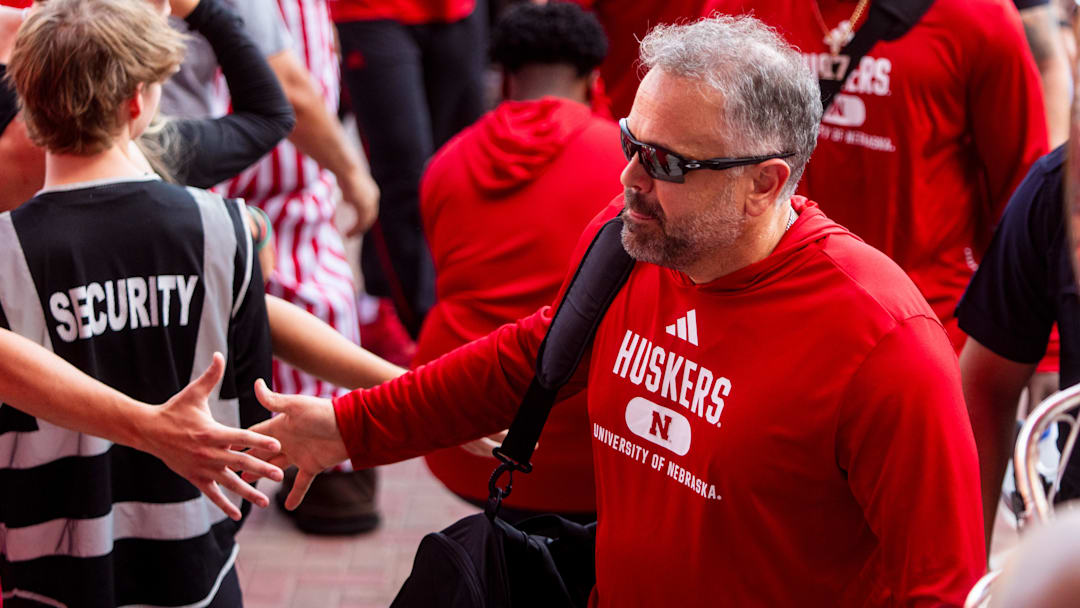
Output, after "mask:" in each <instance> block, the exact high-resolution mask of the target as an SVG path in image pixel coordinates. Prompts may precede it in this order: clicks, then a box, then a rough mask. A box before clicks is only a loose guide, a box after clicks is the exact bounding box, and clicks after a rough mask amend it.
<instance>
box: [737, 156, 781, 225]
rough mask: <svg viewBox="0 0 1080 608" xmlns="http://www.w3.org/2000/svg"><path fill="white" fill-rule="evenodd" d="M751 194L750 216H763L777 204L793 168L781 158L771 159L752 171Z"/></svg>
mask: <svg viewBox="0 0 1080 608" xmlns="http://www.w3.org/2000/svg"><path fill="white" fill-rule="evenodd" d="M750 171H751V177H752V178H753V179H752V181H751V183H750V192H748V193H747V202H746V210H747V213H749V214H750V215H754V216H757V215H761V214H762V213H765V212H766V211H768V210H769V209H770V208H772V207H773V206H774V204H775V203H776V199H777V197H779V196H780V191H781V190H783V189H784V186H785V185H786V184H787V181H788V179H789V178H790V177H791V167H789V166H788V164H787V163H786V162H784V161H783V160H782V159H779V158H773V159H769V160H767V161H765V162H763V163H760V164H757V165H754V166H753V167H752V168H751V169H750Z"/></svg>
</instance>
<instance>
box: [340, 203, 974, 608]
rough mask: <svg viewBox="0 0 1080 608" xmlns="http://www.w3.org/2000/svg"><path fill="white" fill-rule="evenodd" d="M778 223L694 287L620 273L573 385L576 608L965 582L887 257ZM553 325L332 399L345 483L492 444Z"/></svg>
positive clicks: (907, 318) (966, 476)
mask: <svg viewBox="0 0 1080 608" xmlns="http://www.w3.org/2000/svg"><path fill="white" fill-rule="evenodd" d="M620 206H621V201H619V200H617V201H616V202H615V203H614V204H613V205H612V206H611V207H610V208H609V209H608V210H607V212H606V213H605V214H602V215H601V217H600V218H598V220H597V222H594V224H593V225H592V227H591V228H590V230H589V231H588V232H587V233H586V236H585V237H584V238H583V240H582V242H581V243H580V244H579V256H580V254H581V252H583V251H584V246H585V245H587V243H588V242H589V240H591V235H592V234H593V233H595V231H596V229H598V226H599V222H600V221H602V220H604V219H607V218H609V217H611V216H613V215H614V214H615V213H616V212H617V210H618V208H619V207H620ZM795 207H796V210H798V211H799V212H800V217H799V220H798V221H797V222H796V223H795V225H794V226H792V228H791V229H790V230H789V231H788V232H787V234H786V235H785V236H784V237H783V239H782V240H781V241H780V243H779V245H778V246H777V248H776V250H775V251H774V252H773V253H772V254H771V255H769V256H768V257H767V258H766V259H764V260H762V261H759V262H757V263H755V264H752V265H750V266H747V267H745V268H743V269H741V270H738V271H736V272H734V273H732V274H729V275H727V276H724V277H721V278H719V279H716V280H715V281H712V282H710V283H706V284H702V285H695V284H693V283H692V282H691V281H690V280H689V278H688V277H686V276H685V275H683V274H682V273H679V272H676V271H673V270H669V269H665V268H661V267H659V266H655V265H652V264H645V263H639V264H637V266H636V267H635V269H634V270H633V272H632V273H631V275H630V278H629V281H628V283H627V285H626V286H625V287H624V288H623V289H622V291H621V292H620V294H619V295H618V296H617V297H616V298H615V300H614V302H613V303H612V304H611V307H610V308H609V310H608V312H607V314H606V316H605V317H604V320H603V321H602V323H601V324H600V327H599V330H598V332H597V335H596V338H595V341H594V344H593V347H592V350H591V355H590V357H589V359H588V360H587V361H585V362H584V363H583V365H582V369H581V370H579V374H578V375H577V376H576V377H575V381H574V382H573V383H572V386H571V387H569V390H571V391H572V390H581V389H583V388H585V389H587V398H588V402H589V419H590V424H591V430H592V433H593V459H594V466H595V475H596V484H597V509H598V514H599V522H600V523H599V527H598V531H597V540H596V543H597V544H596V569H597V584H596V588H595V589H594V593H593V597H592V600H591V605H593V606H712V605H715V604H716V603H717V602H721V603H724V604H730V605H734V606H743V605H773V606H788V605H803V606H805V605H816V606H888V605H904V606H938V605H960V604H961V603H962V602H963V599H964V597H965V595H966V593H967V591H968V589H969V588H970V587H971V585H972V584H973V583H974V582H975V580H976V579H977V577H978V576H979V575H980V574H981V573H982V571H983V569H984V566H985V550H984V547H983V537H982V516H981V510H980V506H979V505H980V501H979V477H978V466H977V458H976V453H975V446H974V441H973V439H972V434H971V429H970V426H969V423H968V418H967V414H966V412H965V409H964V404H963V398H962V395H961V390H960V380H959V370H958V366H957V362H956V357H955V355H954V354H953V352H952V349H951V348H950V345H949V343H948V340H947V338H946V335H945V333H944V332H943V331H942V328H941V324H940V322H939V321H938V320H937V318H936V317H935V315H934V313H933V311H932V310H930V308H929V307H928V306H927V304H926V302H925V300H923V298H922V297H921V296H920V295H919V293H918V291H917V290H916V288H915V287H914V285H912V283H911V281H910V280H909V279H908V278H907V277H906V276H905V275H904V273H903V272H902V271H901V270H900V269H899V268H898V267H897V266H896V265H895V264H894V263H892V262H891V261H889V260H888V259H887V258H886V257H885V256H884V255H882V254H881V253H879V252H877V251H875V250H873V249H872V248H870V247H868V246H867V245H865V244H864V243H862V242H861V241H859V240H858V239H857V238H855V237H853V236H852V235H851V234H850V233H848V232H847V231H846V230H844V229H843V228H841V227H840V226H838V225H836V224H835V223H833V222H831V221H830V220H828V219H827V218H826V217H825V216H824V215H823V214H822V213H821V212H820V211H819V210H818V209H817V207H816V206H815V205H814V204H813V203H808V202H806V201H805V200H803V199H796V201H795ZM549 322H550V309H548V308H545V309H542V310H541V311H539V312H537V313H536V314H534V315H532V316H530V317H526V318H524V319H522V320H520V321H518V322H517V323H515V324H511V325H506V326H503V327H502V328H500V329H499V330H497V331H496V332H494V333H492V334H491V335H489V336H487V337H485V338H482V339H480V340H478V341H476V342H473V343H471V344H469V345H466V346H464V347H462V348H460V349H457V350H455V351H453V352H451V353H450V354H448V355H446V356H444V357H443V358H441V359H438V360H436V361H435V362H433V363H432V364H429V365H427V366H422V367H420V368H418V369H417V370H416V371H415V372H414V373H411V374H407V375H405V376H403V377H401V378H398V379H397V380H395V381H392V382H390V383H387V384H385V385H382V386H380V387H377V388H375V389H371V390H368V391H357V392H354V393H351V394H350V395H347V396H345V397H342V398H340V399H338V400H337V401H336V402H335V408H336V412H337V421H338V425H339V428H340V430H341V434H342V438H343V439H344V441H345V444H346V446H347V447H348V450H349V453H350V455H351V456H352V458H353V461H354V463H355V464H356V466H361V467H364V466H371V465H375V464H381V463H385V462H391V461H395V460H399V459H403V458H408V457H411V456H414V455H417V454H420V453H423V452H426V451H429V450H431V449H434V448H436V447H440V446H447V445H455V444H457V443H460V442H462V441H464V440H467V439H471V438H475V437H477V436H480V435H484V434H487V433H490V432H493V431H496V430H498V429H500V428H505V427H506V426H507V424H508V423H509V422H510V420H511V419H512V417H513V413H514V409H515V406H516V405H517V403H518V400H519V399H520V396H521V393H522V392H524V388H525V386H526V384H527V382H528V380H529V379H530V377H531V369H532V363H533V362H534V359H535V355H536V350H537V348H538V346H539V343H540V341H541V339H542V337H543V335H544V332H545V330H546V328H547V327H548V324H549Z"/></svg>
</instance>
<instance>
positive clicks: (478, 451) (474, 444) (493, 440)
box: [461, 431, 506, 459]
mask: <svg viewBox="0 0 1080 608" xmlns="http://www.w3.org/2000/svg"><path fill="white" fill-rule="evenodd" d="M505 440H506V431H502V432H500V433H495V434H494V435H489V436H488V437H481V438H480V439H474V440H472V441H470V442H468V443H463V444H461V449H463V450H465V451H466V452H468V453H470V454H472V455H473V456H481V457H484V458H492V459H493V458H495V456H493V455H492V454H491V450H494V449H495V448H497V447H499V446H500V445H502V442H503V441H505Z"/></svg>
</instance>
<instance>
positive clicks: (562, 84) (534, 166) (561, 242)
mask: <svg viewBox="0 0 1080 608" xmlns="http://www.w3.org/2000/svg"><path fill="white" fill-rule="evenodd" d="M606 47H607V45H606V40H605V37H604V31H603V29H602V28H601V26H600V24H599V23H598V22H597V20H596V18H595V17H593V16H592V15H590V14H588V13H586V12H584V11H582V10H581V9H580V8H578V7H577V6H575V5H573V4H562V3H556V4H548V5H535V4H529V3H523V4H519V5H516V6H514V7H512V8H511V9H509V10H508V11H507V12H506V13H505V14H504V15H503V17H502V18H501V19H500V20H499V22H498V23H497V24H496V26H495V28H494V30H493V31H492V44H491V57H492V60H493V61H494V62H495V63H496V64H498V65H500V66H501V68H502V72H503V78H504V90H505V91H506V92H507V101H504V102H503V103H501V104H500V105H499V106H498V107H496V108H495V110H493V111H492V112H489V113H487V114H485V115H484V116H483V117H482V118H481V119H480V120H479V121H477V122H476V124H474V125H472V126H471V127H469V128H468V129H466V130H465V131H463V132H462V133H461V134H459V135H458V136H457V137H455V138H454V139H452V140H450V142H449V143H447V144H446V145H445V146H443V148H442V149H441V150H439V152H437V153H436V154H435V156H434V158H432V160H431V164H430V165H429V166H428V169H427V171H426V173H425V174H424V178H423V180H422V181H421V184H420V216H421V219H422V220H423V225H424V233H425V234H426V235H427V238H428V245H429V247H430V249H431V253H432V256H433V258H434V261H435V292H436V303H435V306H434V307H433V308H432V309H431V312H430V313H428V316H427V319H426V320H425V321H424V325H423V328H422V329H421V331H420V338H419V340H418V341H417V355H416V359H415V363H416V364H422V363H427V362H428V361H430V360H432V359H435V358H436V357H438V356H440V355H442V354H444V353H446V352H449V351H451V350H453V349H454V348H457V347H458V346H461V345H462V344H465V343H467V342H471V341H473V340H475V339H477V338H480V337H482V336H485V335H487V334H488V333H490V332H491V331H493V330H495V329H496V328H498V327H499V326H500V325H502V324H504V323H509V322H512V321H514V320H516V319H518V318H520V317H523V316H526V315H528V314H529V313H531V312H533V311H535V310H536V309H537V308H540V307H541V306H543V305H544V304H547V303H550V302H551V300H552V299H553V298H554V297H555V295H556V293H557V292H558V289H559V285H560V284H561V283H562V280H563V277H564V276H565V275H566V270H567V265H568V264H569V261H570V255H571V254H572V253H573V250H574V245H576V244H577V240H578V237H579V236H580V234H581V231H582V230H584V229H585V226H587V225H588V224H589V221H590V220H591V219H592V218H593V217H594V216H596V214H597V213H599V212H600V211H601V210H602V209H603V207H604V205H605V202H606V201H608V200H610V199H611V198H612V197H613V196H615V195H616V194H617V193H618V179H619V172H620V171H622V168H623V165H624V164H625V162H624V159H623V156H622V151H621V150H620V149H619V144H618V138H619V127H618V126H617V125H616V124H615V123H613V122H612V121H610V120H606V119H603V118H599V117H597V116H595V115H594V114H593V113H592V111H591V110H590V109H589V105H588V104H589V102H590V100H589V91H590V90H591V81H593V80H595V78H596V68H597V66H598V65H599V64H600V62H601V61H602V60H603V58H604V54H605V52H606ZM586 166H587V167H589V170H588V171H582V170H581V168H582V167H586ZM560 190H562V191H564V192H565V195H563V196H552V195H551V193H552V192H555V191H560ZM525 216H529V217H530V218H531V220H530V221H529V222H527V223H525V224H522V222H521V218H522V217H525ZM462 218H470V219H471V221H468V222H462V221H461V220H462ZM588 429H589V425H588V418H587V416H586V413H585V399H584V395H580V396H577V397H574V398H573V399H571V400H568V402H567V403H566V404H565V405H563V406H560V407H559V408H558V409H556V410H554V411H553V412H552V414H551V417H550V418H549V419H548V421H547V424H546V425H545V427H544V434H543V436H542V437H541V438H540V444H541V447H540V449H539V450H537V452H536V459H535V461H534V465H535V469H534V473H532V474H530V475H529V476H528V477H527V478H526V479H524V480H523V481H521V482H519V483H518V484H517V485H516V486H514V492H513V493H512V494H511V495H510V496H509V497H508V498H507V500H506V502H505V503H504V507H503V510H502V511H501V513H502V515H503V516H504V517H507V516H508V515H509V516H510V518H511V519H514V520H516V519H519V518H522V517H525V516H527V515H528V514H530V512H533V513H531V514H535V512H543V511H558V512H560V513H562V514H563V515H566V516H568V517H571V518H574V519H578V520H585V521H592V520H594V519H596V514H595V511H596V491H595V488H594V487H593V480H592V474H591V471H592V442H591V439H590V437H589V430H588ZM493 445H497V444H493ZM475 447H476V448H478V449H474V450H472V451H466V450H465V449H461V448H456V447H455V448H449V449H446V450H440V451H438V452H435V453H433V454H430V455H428V457H427V464H428V467H429V468H430V469H431V471H432V472H433V473H434V474H435V476H436V477H438V478H439V480H440V481H442V482H443V484H445V485H446V487H447V488H449V489H450V490H452V491H453V492H455V493H456V494H458V495H459V496H461V497H463V498H465V499H466V500H470V501H471V502H474V503H476V504H483V502H484V501H485V500H486V499H487V481H488V478H489V477H490V476H491V471H492V469H493V468H494V466H495V464H496V461H495V460H493V459H492V458H491V447H486V449H485V442H483V441H480V442H478V443H477V444H476V445H475ZM477 452H479V454H478V453H477ZM512 511H517V512H516V513H514V512H512Z"/></svg>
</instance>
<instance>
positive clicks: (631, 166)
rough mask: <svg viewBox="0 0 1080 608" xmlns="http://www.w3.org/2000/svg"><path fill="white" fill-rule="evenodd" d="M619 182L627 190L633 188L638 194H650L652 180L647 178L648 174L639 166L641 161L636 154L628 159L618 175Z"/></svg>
mask: <svg viewBox="0 0 1080 608" xmlns="http://www.w3.org/2000/svg"><path fill="white" fill-rule="evenodd" d="M619 181H620V182H622V185H623V186H625V187H627V188H633V189H635V190H637V191H639V192H652V189H653V178H651V177H649V174H648V173H646V172H645V167H643V166H641V160H640V159H639V158H638V155H637V154H634V155H633V156H631V157H630V160H629V161H627V163H626V166H625V167H623V170H622V173H620V174H619Z"/></svg>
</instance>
